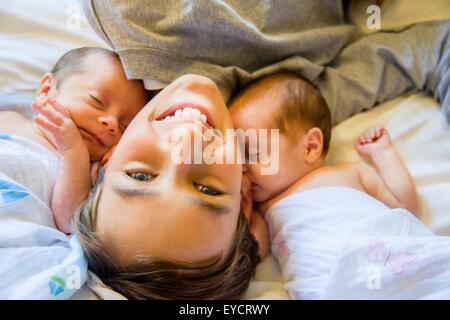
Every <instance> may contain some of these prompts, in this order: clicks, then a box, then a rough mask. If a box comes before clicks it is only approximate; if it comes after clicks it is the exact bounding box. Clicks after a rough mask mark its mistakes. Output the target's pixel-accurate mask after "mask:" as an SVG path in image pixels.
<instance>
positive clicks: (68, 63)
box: [50, 47, 119, 85]
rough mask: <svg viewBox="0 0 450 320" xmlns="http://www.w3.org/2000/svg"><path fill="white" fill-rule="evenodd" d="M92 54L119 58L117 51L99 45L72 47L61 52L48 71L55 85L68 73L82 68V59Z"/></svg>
mask: <svg viewBox="0 0 450 320" xmlns="http://www.w3.org/2000/svg"><path fill="white" fill-rule="evenodd" d="M92 54H104V55H107V56H110V57H113V58H115V59H119V56H118V55H117V53H115V52H114V51H112V50H109V49H105V48H100V47H82V48H77V49H72V50H70V51H68V52H66V53H65V54H63V55H62V56H61V57H60V58H59V59H58V61H57V62H56V63H55V65H54V66H53V68H52V70H51V71H50V72H51V73H52V74H53V75H54V76H55V79H56V83H57V85H59V84H61V83H62V81H63V80H64V79H66V78H67V77H68V76H69V75H73V74H75V73H77V72H80V71H82V70H83V61H84V60H85V59H86V58H87V57H88V56H90V55H92Z"/></svg>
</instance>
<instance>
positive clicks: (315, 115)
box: [230, 73, 331, 202]
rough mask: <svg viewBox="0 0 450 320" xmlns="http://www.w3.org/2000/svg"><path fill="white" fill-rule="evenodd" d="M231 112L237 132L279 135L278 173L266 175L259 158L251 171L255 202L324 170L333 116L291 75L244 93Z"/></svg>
mask: <svg viewBox="0 0 450 320" xmlns="http://www.w3.org/2000/svg"><path fill="white" fill-rule="evenodd" d="M230 111H231V116H232V120H233V124H234V126H235V128H236V129H238V128H239V129H243V130H248V129H279V134H280V135H279V166H278V168H279V170H278V172H277V173H276V174H274V175H262V174H261V170H260V169H261V167H260V164H259V160H260V159H259V156H258V163H256V164H247V165H246V169H247V176H248V177H249V179H250V181H251V182H252V192H253V199H254V201H256V202H263V201H266V200H268V199H270V198H272V197H274V196H276V195H277V194H279V193H281V192H282V191H283V190H285V189H286V188H287V187H289V186H290V185H292V184H293V183H294V182H295V181H297V180H298V179H300V178H301V177H303V176H304V175H305V174H307V173H309V172H311V171H312V170H314V169H316V168H318V167H320V166H322V165H323V162H324V157H325V155H326V153H327V151H328V147H329V143H330V137H331V116H330V111H329V109H328V107H327V104H326V102H325V100H324V99H323V97H322V96H321V95H320V93H319V91H318V90H317V89H316V88H315V87H314V86H313V85H312V84H310V83H309V82H308V81H307V80H305V79H303V78H301V77H299V76H296V75H294V74H291V73H278V74H274V75H270V76H266V77H264V78H262V79H259V80H257V81H255V82H253V83H251V84H250V85H249V86H247V87H246V88H244V89H243V90H242V91H240V92H239V93H238V94H237V96H236V97H234V98H233V100H232V102H231V105H230ZM268 141H270V139H268ZM269 144H270V142H269ZM246 149H247V148H246ZM271 149H272V148H271V146H270V145H268V150H271ZM255 151H256V150H255ZM255 151H252V150H250V151H249V153H250V154H251V155H254V152H255ZM247 153H248V152H247V151H246V154H247ZM272 159H273V156H272ZM246 160H248V159H246ZM246 162H247V163H248V161H246Z"/></svg>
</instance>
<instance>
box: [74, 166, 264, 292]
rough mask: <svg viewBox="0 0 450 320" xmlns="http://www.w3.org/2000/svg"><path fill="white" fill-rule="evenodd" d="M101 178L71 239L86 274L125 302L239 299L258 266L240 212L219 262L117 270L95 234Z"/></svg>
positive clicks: (139, 264) (138, 264)
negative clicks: (82, 254)
mask: <svg viewBox="0 0 450 320" xmlns="http://www.w3.org/2000/svg"><path fill="white" fill-rule="evenodd" d="M102 185H103V173H101V174H100V176H99V178H98V180H97V182H96V185H95V186H94V188H93V189H92V191H91V192H90V195H89V197H88V199H87V201H86V202H85V204H84V205H82V206H81V207H80V209H79V210H78V212H77V214H76V216H75V229H76V235H77V237H78V239H79V240H80V243H81V245H82V247H83V249H84V252H85V254H86V257H87V260H88V265H89V269H90V270H91V271H93V272H94V273H95V274H96V275H97V276H98V277H99V278H100V279H101V280H102V281H103V282H104V284H106V285H107V286H109V287H110V288H112V289H113V290H115V291H116V292H119V293H120V294H122V295H123V296H125V297H126V298H128V299H139V300H140V299H188V300H189V299H202V300H210V299H238V298H240V297H241V295H242V294H243V293H244V291H245V290H246V289H247V287H248V285H249V282H250V279H251V278H252V276H253V275H254V273H255V269H256V265H257V264H258V263H259V261H260V258H259V256H258V243H257V241H256V240H255V238H254V237H253V235H252V234H251V232H250V231H249V227H248V223H247V218H246V217H245V216H244V214H243V213H242V212H241V213H240V215H239V220H238V224H237V230H236V234H235V241H234V244H233V246H232V248H231V250H230V252H229V253H228V254H227V256H226V257H224V259H221V257H220V256H217V257H212V258H211V259H208V260H207V261H199V262H195V263H180V262H174V261H168V260H158V259H153V258H150V257H146V256H139V257H136V258H135V260H134V261H133V262H131V263H129V264H127V265H120V264H119V263H118V262H117V260H116V259H115V258H114V256H113V255H112V254H111V253H110V252H109V251H108V246H107V244H106V243H105V242H104V241H103V240H102V239H101V238H100V237H99V235H98V233H97V231H96V228H97V226H96V216H97V205H98V202H99V199H100V197H101V190H102Z"/></svg>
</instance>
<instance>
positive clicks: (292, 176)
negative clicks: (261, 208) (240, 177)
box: [231, 100, 308, 202]
mask: <svg viewBox="0 0 450 320" xmlns="http://www.w3.org/2000/svg"><path fill="white" fill-rule="evenodd" d="M240 103H241V102H240V101H237V102H235V103H233V105H232V106H231V118H232V121H233V125H234V127H235V128H236V129H243V130H248V129H257V130H259V129H267V130H270V129H276V128H274V127H273V118H274V117H273V115H274V112H276V107H275V106H274V105H273V104H269V103H265V102H255V103H251V102H250V103H249V102H248V100H247V101H246V105H245V106H242V105H238V104H240ZM247 103H248V104H247ZM267 141H268V146H267V149H268V150H274V148H273V146H271V144H270V143H271V139H268V140H267ZM278 147H279V149H278V150H279V155H278V159H279V160H278V161H279V165H278V171H277V172H276V173H275V174H273V175H263V174H261V161H260V160H261V159H260V155H259V154H258V159H257V163H256V164H249V163H248V161H249V159H248V158H247V157H246V159H245V161H246V164H245V169H246V175H247V176H248V178H249V179H250V181H251V182H252V194H253V200H254V201H256V202H264V201H267V200H269V199H271V198H272V197H274V196H276V195H278V194H279V193H281V192H282V191H284V190H285V189H286V188H287V187H289V186H290V185H291V184H293V183H294V182H295V181H297V180H298V179H300V178H301V177H302V176H303V175H304V174H305V173H306V172H307V170H308V167H307V164H306V162H305V153H306V147H305V146H304V144H303V137H302V136H299V137H298V141H297V142H294V141H292V140H291V139H290V138H289V137H288V136H287V135H286V134H283V133H280V134H279V145H278ZM246 149H247V146H246ZM248 153H250V154H255V152H253V151H252V150H249V152H246V155H247V154H248ZM271 157H272V159H276V158H277V157H276V156H274V155H271Z"/></svg>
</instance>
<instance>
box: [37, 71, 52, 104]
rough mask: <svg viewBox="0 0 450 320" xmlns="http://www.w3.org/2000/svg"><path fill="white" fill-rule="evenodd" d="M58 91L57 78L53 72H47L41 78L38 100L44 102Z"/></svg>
mask: <svg viewBox="0 0 450 320" xmlns="http://www.w3.org/2000/svg"><path fill="white" fill-rule="evenodd" d="M55 90H56V81H55V76H54V75H53V73H51V72H47V73H46V74H44V75H43V76H42V78H41V81H40V84H39V88H38V89H37V90H36V100H37V101H39V102H42V101H43V100H45V99H47V98H48V97H49V96H51V95H52V94H53V93H54V91H55Z"/></svg>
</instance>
